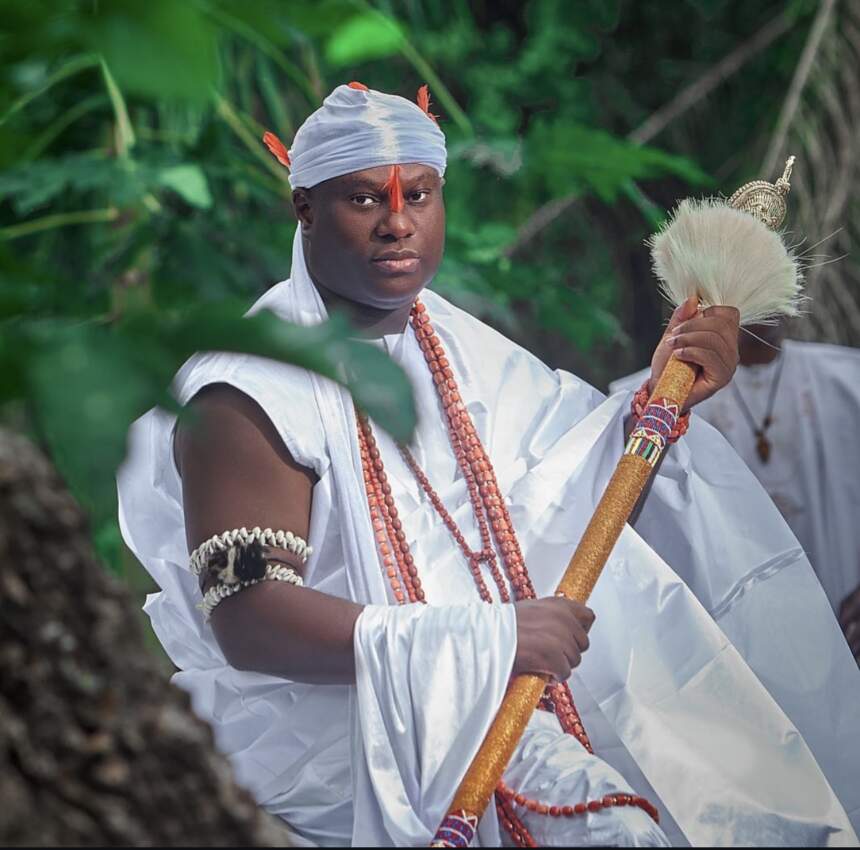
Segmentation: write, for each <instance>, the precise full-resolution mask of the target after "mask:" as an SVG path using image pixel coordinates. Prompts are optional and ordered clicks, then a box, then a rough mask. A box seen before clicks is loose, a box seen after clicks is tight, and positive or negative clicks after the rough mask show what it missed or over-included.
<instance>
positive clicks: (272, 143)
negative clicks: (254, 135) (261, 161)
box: [263, 130, 290, 168]
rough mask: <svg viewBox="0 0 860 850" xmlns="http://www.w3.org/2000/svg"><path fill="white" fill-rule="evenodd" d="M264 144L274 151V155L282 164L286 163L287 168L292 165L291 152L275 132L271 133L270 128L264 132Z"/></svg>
mask: <svg viewBox="0 0 860 850" xmlns="http://www.w3.org/2000/svg"><path fill="white" fill-rule="evenodd" d="M263 144H264V145H265V146H266V147H267V148H268V149H269V150H270V151H271V152H272V156H274V157H275V159H276V160H278V162H280V163H281V165H285V166H286V167H287V168H289V167H290V154H289V152H288V151H287V149H286V147H285V146H284V143H283V142H282V141H281V140H280V139H279V138H278V137H277V136H276V135H275V134H274V133H270V132H269V131H268V130H267V131H266V132H265V133H263Z"/></svg>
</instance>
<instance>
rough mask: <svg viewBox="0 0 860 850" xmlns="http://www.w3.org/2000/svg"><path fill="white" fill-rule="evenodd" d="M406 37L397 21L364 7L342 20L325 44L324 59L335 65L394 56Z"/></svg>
mask: <svg viewBox="0 0 860 850" xmlns="http://www.w3.org/2000/svg"><path fill="white" fill-rule="evenodd" d="M405 41H406V38H405V36H404V33H403V30H402V29H401V27H400V25H399V24H398V23H397V21H395V20H393V19H392V18H389V17H388V16H387V15H383V14H382V13H381V12H375V11H367V12H362V13H361V14H360V15H356V16H355V17H352V18H350V19H349V20H347V21H346V22H345V23H343V24H341V26H339V27H338V28H337V29H336V30H335V31H334V32H333V33H332V35H331V37H330V38H329V40H328V43H327V44H326V48H325V55H326V59H328V61H329V62H331V63H332V64H333V65H335V66H341V67H343V66H344V65H351V64H354V63H358V62H364V61H366V60H368V59H382V58H384V57H386V56H393V55H394V54H396V53H398V52H399V51H400V49H401V48H402V47H403V45H404V43H405Z"/></svg>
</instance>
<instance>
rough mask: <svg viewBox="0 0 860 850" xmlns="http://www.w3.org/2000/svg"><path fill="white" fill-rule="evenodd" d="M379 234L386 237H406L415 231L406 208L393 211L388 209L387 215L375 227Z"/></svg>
mask: <svg viewBox="0 0 860 850" xmlns="http://www.w3.org/2000/svg"><path fill="white" fill-rule="evenodd" d="M376 232H377V234H378V235H379V236H381V237H383V238H387V239H408V238H409V237H410V236H412V235H414V233H415V223H414V222H413V221H412V218H411V217H410V216H409V215H408V214H407V212H406V210H401V211H400V212H394V210H392V209H389V210H388V213H387V215H385V216H383V218H382V220H381V221H380V222H379V224H378V225H377V227H376Z"/></svg>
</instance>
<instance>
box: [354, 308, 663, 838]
mask: <svg viewBox="0 0 860 850" xmlns="http://www.w3.org/2000/svg"><path fill="white" fill-rule="evenodd" d="M410 320H411V324H412V328H413V330H414V331H415V337H416V339H417V340H418V344H419V346H420V347H421V350H422V352H423V354H424V358H425V360H426V361H427V365H428V367H429V369H430V373H431V375H432V377H433V382H434V384H435V385H436V391H437V392H438V394H439V401H440V403H441V405H442V410H443V413H444V416H445V422H446V425H447V429H448V437H449V439H450V442H451V447H452V449H453V450H454V456H455V458H456V460H457V466H458V467H459V468H460V471H461V473H462V474H463V478H464V479H465V481H466V487H467V489H468V492H469V501H470V502H471V504H472V512H473V514H474V516H475V522H476V524H477V526H478V532H479V535H480V538H481V548H480V549H479V550H474V549H472V548H471V547H470V546H469V544H468V543H467V542H466V538H465V537H464V535H463V533H462V531H461V530H460V528H459V527H458V526H457V524H456V522H455V521H454V518H453V517H452V516H451V514H450V513H449V512H448V510H447V509H446V508H445V506H444V504H443V503H442V500H441V499H440V498H439V495H438V493H436V491H435V490H434V489H433V487H432V485H431V484H430V481H429V479H428V478H427V475H426V474H425V473H424V471H423V470H422V469H421V468H420V467H419V466H418V463H417V462H416V460H415V458H414V457H413V456H412V453H411V452H410V451H409V449H408V448H406V447H405V446H401V447H400V452H401V454H402V456H403V459H404V461H405V462H406V464H407V465H408V467H409V469H410V470H411V471H412V474H413V475H414V476H415V478H416V480H417V481H418V484H419V485H420V487H421V489H422V490H423V491H424V492H425V493H426V495H427V497H428V498H429V500H430V503H431V504H432V505H433V508H434V509H435V510H436V512H437V513H438V514H439V516H440V518H441V519H442V522H443V523H444V524H445V527H446V528H447V529H448V531H449V532H450V534H451V536H452V537H453V539H454V541H455V542H456V543H457V545H458V546H459V547H460V549H461V551H462V552H463V555H464V557H465V559H466V563H467V564H468V565H469V570H470V572H471V574H472V578H473V580H474V582H475V586H476V588H477V590H478V595H479V596H480V598H481V599H482V600H483V601H484V602H488V603H492V602H493V597H492V595H491V594H490V590H489V588H488V587H487V584H486V582H485V581H484V576H483V574H482V572H481V564H483V563H485V564H487V567H488V569H489V571H490V575H491V577H492V579H493V583H494V584H495V586H496V589H497V590H498V593H499V598H500V599H501V600H502V602H510V601H511V593H510V590H509V589H508V582H509V583H510V587H511V588H512V589H513V595H514V598H515V599H516V600H517V601H519V600H522V599H534V598H536V595H535V590H534V586H533V584H532V581H531V578H530V577H529V574H528V570H527V569H526V564H525V559H524V558H523V554H522V550H521V549H520V545H519V541H518V540H517V536H516V532H515V530H514V526H513V523H512V522H511V517H510V513H509V512H508V508H507V505H506V504H505V500H504V498H503V496H502V493H501V490H500V488H499V484H498V481H497V480H496V473H495V471H494V469H493V466H492V463H491V462H490V459H489V457H488V456H487V453H486V451H485V450H484V447H483V445H482V443H481V440H480V438H479V437H478V433H477V431H476V430H475V426H474V424H473V423H472V419H471V417H470V416H469V414H468V411H467V410H466V406H465V404H464V403H463V400H462V398H461V396H460V393H459V390H458V388H457V382H456V380H455V379H454V372H453V370H452V369H451V364H450V363H449V361H448V359H447V358H446V357H445V351H444V349H443V348H442V344H441V342H440V340H439V337H438V336H437V335H436V333H435V331H434V330H433V328H432V326H431V324H430V317H429V316H428V315H427V310H426V308H425V307H424V305H423V304H421V303H420V302H416V303H415V305H414V306H413V308H412V313H411V315H410ZM358 441H359V449H360V452H361V461H362V467H363V470H364V483H365V488H366V490H367V503H368V506H369V508H370V518H371V522H372V524H373V532H374V535H375V537H376V543H377V547H378V549H379V553H380V556H381V558H382V567H383V569H384V570H385V573H386V575H387V577H388V580H389V582H390V584H391V589H392V592H393V593H394V598H395V600H396V601H397V603H398V604H399V605H403V604H405V603H406V602H407V601H409V602H424V601H425V597H424V590H423V589H422V587H421V581H420V579H419V577H418V568H417V567H416V565H415V561H414V559H413V557H412V554H411V553H410V551H409V544H408V543H407V541H406V534H405V532H404V531H403V525H402V523H401V521H400V518H399V515H398V513H397V507H396V505H395V503H394V498H393V496H392V495H391V486H390V485H389V483H388V478H387V476H386V474H385V468H384V466H383V463H382V457H381V455H380V452H379V448H378V446H377V444H376V439H375V438H374V436H373V431H372V429H371V427H370V422H369V421H368V420H367V418H366V417H365V416H363V415H361V414H358ZM493 541H495V547H494V546H493ZM496 550H498V553H499V554H498V555H497V554H496ZM499 557H500V558H501V562H502V567H503V568H504V574H503V572H502V569H501V568H500V566H499ZM506 578H507V582H506V581H505V579H506ZM540 707H541V708H543V709H544V710H546V711H552V712H553V713H554V714H555V715H556V717H558V720H559V724H560V725H561V728H562V729H563V730H564V732H566V733H567V734H570V735H573V736H574V737H575V738H576V739H577V740H578V741H579V742H580V744H582V746H583V747H584V748H585V749H586V750H587V751H588V752H589V753H593V752H594V750H593V749H592V746H591V742H590V741H589V740H588V735H587V734H586V732H585V727H584V726H583V724H582V720H581V718H580V716H579V712H578V711H577V710H576V704H575V703H574V701H573V694H572V693H571V691H570V687H569V686H568V684H567V683H566V682H556V683H553V684H550V685H547V687H546V690H545V691H544V695H543V697H542V698H541V702H540ZM514 804H516V805H519V806H523V807H525V808H526V809H527V810H529V811H533V812H538V813H539V814H546V815H550V816H553V817H562V816H564V817H573V816H575V815H582V814H585V813H586V812H595V811H599V810H600V809H602V808H606V807H608V806H627V805H631V806H638V807H639V808H642V809H644V810H645V811H647V812H648V814H649V815H651V817H653V818H654V819H655V820H657V819H658V815H657V809H656V808H655V807H654V806H652V805H651V804H650V803H649V802H648V801H647V800H645V799H644V798H643V797H635V796H633V795H630V794H615V795H607V796H606V797H604V798H603V799H602V800H599V801H597V800H592V801H590V802H587V803H577V804H576V805H574V806H550V805H546V804H543V803H539V802H538V801H536V800H530V799H528V798H526V797H524V796H523V795H522V794H517V793H515V792H514V791H513V790H512V789H510V788H508V786H507V785H505V783H504V782H501V783H500V784H499V787H498V789H497V790H496V809H497V812H498V814H499V819H500V821H501V823H502V825H503V826H504V828H505V829H506V831H507V832H508V833H509V834H510V836H511V838H512V839H513V841H514V843H515V844H516V845H517V846H519V847H535V846H536V844H535V841H534V839H533V838H532V836H531V835H530V834H529V831H528V830H527V829H526V827H525V825H524V824H523V823H522V821H521V820H520V819H519V817H518V816H517V814H516V812H515V811H514V808H513V807H514Z"/></svg>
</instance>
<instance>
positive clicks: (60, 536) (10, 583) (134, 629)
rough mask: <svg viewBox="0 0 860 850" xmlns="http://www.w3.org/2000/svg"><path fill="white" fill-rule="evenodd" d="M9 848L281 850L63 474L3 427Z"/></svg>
mask: <svg viewBox="0 0 860 850" xmlns="http://www.w3.org/2000/svg"><path fill="white" fill-rule="evenodd" d="M0 605H2V616H0V803H2V805H0V844H2V845H5V846H8V845H35V846H39V845H60V844H62V845H135V846H148V845H162V844H163V845H166V846H176V845H203V846H206V845H209V846H212V845H215V846H227V845H238V846H248V845H251V846H278V845H283V844H284V843H286V842H285V837H284V833H283V832H282V831H281V829H280V826H279V822H276V821H275V820H274V819H270V818H269V816H268V815H265V814H263V813H262V812H261V811H260V810H258V808H257V806H256V805H255V803H254V801H253V800H252V799H251V797H250V795H249V794H248V793H247V792H245V791H244V790H242V789H240V788H239V787H238V786H237V785H236V784H235V783H234V781H233V777H232V772H231V769H230V766H229V764H228V762H227V761H226V759H225V758H224V757H223V756H221V755H220V754H218V753H217V752H216V751H215V749H214V747H213V740H212V733H211V730H210V729H209V727H208V726H207V725H206V724H205V723H203V722H202V721H201V720H200V719H198V718H197V717H196V716H195V715H194V714H193V713H192V711H191V707H190V702H189V699H188V697H187V695H186V694H185V693H184V692H182V691H180V690H179V689H178V688H175V687H173V686H172V685H171V684H170V683H169V681H168V680H167V679H166V678H165V676H164V674H163V673H162V672H161V671H160V670H159V667H158V664H157V662H156V660H155V658H154V657H153V656H152V655H151V651H150V650H148V649H147V648H146V646H145V644H144V640H143V636H142V634H141V631H140V629H139V626H138V622H137V618H136V615H135V610H134V606H133V604H132V602H131V600H130V598H129V596H128V594H127V592H126V590H125V588H124V587H123V586H121V585H120V584H119V583H118V582H117V581H116V580H114V579H113V578H112V577H111V576H109V575H108V574H107V573H106V572H105V570H104V568H103V567H102V566H101V565H100V564H99V562H98V561H97V559H96V558H95V556H94V554H93V550H92V547H91V545H90V541H89V536H88V533H87V528H86V522H85V519H84V516H83V513H82V511H81V510H80V508H79V507H78V505H77V504H76V503H75V501H74V500H73V499H72V497H71V496H70V495H69V493H68V492H67V490H66V488H65V486H64V485H63V483H62V482H61V480H60V479H59V476H58V475H57V473H56V472H55V470H54V469H53V467H52V465H51V464H50V463H49V462H48V461H47V460H46V459H45V457H44V456H43V455H41V454H40V453H39V452H38V451H37V450H36V449H35V447H34V446H33V445H32V444H31V443H30V442H29V441H28V440H26V439H24V438H23V437H20V436H17V435H14V434H12V433H10V432H8V431H5V430H0Z"/></svg>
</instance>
